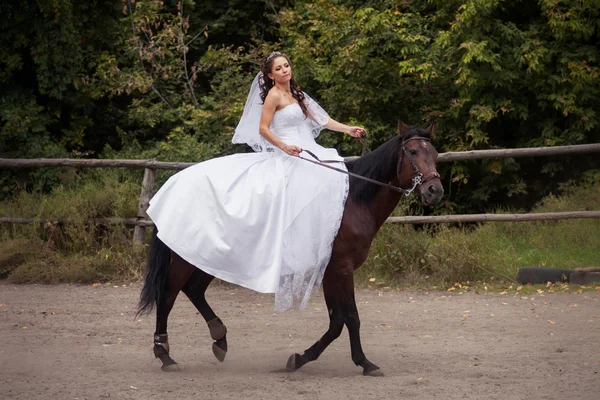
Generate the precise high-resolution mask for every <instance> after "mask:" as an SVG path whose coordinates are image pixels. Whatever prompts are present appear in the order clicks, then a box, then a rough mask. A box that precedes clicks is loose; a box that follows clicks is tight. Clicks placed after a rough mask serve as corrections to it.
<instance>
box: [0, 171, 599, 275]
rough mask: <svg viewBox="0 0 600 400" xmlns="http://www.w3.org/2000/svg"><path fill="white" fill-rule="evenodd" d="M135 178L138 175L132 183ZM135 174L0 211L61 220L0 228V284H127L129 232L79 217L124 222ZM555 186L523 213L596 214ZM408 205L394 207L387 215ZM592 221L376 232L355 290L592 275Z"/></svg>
mask: <svg viewBox="0 0 600 400" xmlns="http://www.w3.org/2000/svg"><path fill="white" fill-rule="evenodd" d="M136 174H138V175H139V176H134V175H136ZM140 181H141V171H135V172H134V171H131V170H129V171H126V170H95V171H90V172H88V173H87V174H85V175H82V176H80V187H79V189H73V188H67V187H65V186H60V187H57V188H56V189H55V190H54V191H53V192H52V193H50V194H48V195H40V194H31V193H25V192H23V193H21V194H20V195H19V196H17V197H16V198H14V199H13V200H12V201H9V202H3V203H2V205H0V215H10V216H23V217H30V218H69V220H70V221H71V222H70V223H69V224H65V225H62V226H61V225H52V224H46V225H40V224H31V225H21V226H14V228H13V229H14V230H13V232H12V234H9V231H8V228H7V226H6V225H3V226H0V239H1V240H0V278H5V277H8V278H9V279H11V280H13V281H15V282H47V283H57V282H95V281H106V280H115V279H119V280H131V279H137V278H138V277H139V276H140V274H141V271H142V268H143V264H144V257H145V255H144V253H145V251H144V247H143V246H140V247H137V248H132V246H131V234H132V229H130V228H127V227H125V226H122V225H112V226H100V225H96V224H88V223H87V221H88V219H89V218H102V217H122V218H127V217H134V216H135V214H136V211H137V201H138V196H139V192H140ZM584 182H585V185H583V186H574V185H572V184H569V185H565V186H563V193H564V194H563V195H562V196H554V195H550V196H547V197H546V198H544V199H543V201H542V202H540V203H539V204H538V205H537V206H536V207H535V208H534V209H533V210H532V211H533V212H552V211H568V210H599V209H600V202H599V201H598V199H599V198H600V179H598V176H597V174H596V175H594V174H593V173H592V174H590V175H589V176H588V177H587V179H584ZM409 204H411V203H410V202H409V201H403V202H402V203H401V204H400V205H399V206H398V208H397V210H396V211H397V212H396V213H395V214H396V215H397V214H402V213H403V212H406V211H407V210H408V209H409V207H407V205H409ZM598 248H600V220H597V219H592V220H568V221H544V222H527V223H486V224H480V225H469V226H462V227H454V226H447V225H436V226H431V227H425V228H424V229H419V230H416V229H415V228H414V226H412V225H394V224H386V225H384V226H383V227H382V228H381V230H380V232H379V233H378V235H377V236H376V238H375V240H374V242H373V245H372V248H371V251H370V254H369V258H368V259H367V261H366V262H365V264H364V265H363V266H362V267H361V268H360V269H359V270H358V271H357V282H358V283H363V284H364V283H367V282H368V281H369V280H370V279H373V278H375V283H377V284H384V285H397V284H403V283H408V284H422V283H426V284H431V285H434V284H449V283H450V284H451V283H454V282H465V281H477V280H486V281H488V280H490V279H492V277H493V279H495V280H508V279H516V275H517V270H518V268H519V267H522V266H528V265H537V266H547V267H559V268H576V267H585V266H598V265H600V259H599V258H598V250H597V249H598Z"/></svg>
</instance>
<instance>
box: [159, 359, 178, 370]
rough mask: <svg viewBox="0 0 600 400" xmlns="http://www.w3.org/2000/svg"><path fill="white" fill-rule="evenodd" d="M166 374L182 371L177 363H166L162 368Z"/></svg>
mask: <svg viewBox="0 0 600 400" xmlns="http://www.w3.org/2000/svg"><path fill="white" fill-rule="evenodd" d="M160 369H162V370H163V371H165V372H179V371H181V369H180V368H179V364H177V363H176V362H175V361H173V363H164V364H163V366H162V367H160Z"/></svg>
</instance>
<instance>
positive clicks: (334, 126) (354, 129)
mask: <svg viewBox="0 0 600 400" xmlns="http://www.w3.org/2000/svg"><path fill="white" fill-rule="evenodd" d="M305 104H306V105H307V107H310V101H306V103H305ZM318 109H321V108H320V107H319V108H318ZM323 113H325V111H323ZM306 116H307V117H308V118H310V119H312V120H313V121H315V122H316V123H317V124H319V125H321V126H323V127H325V128H327V129H330V130H332V131H335V132H342V133H346V134H348V135H350V136H352V137H356V138H359V137H361V136H363V135H364V134H365V130H364V128H361V127H360V126H348V125H346V124H342V123H341V122H337V121H336V120H335V119H333V118H331V117H329V116H328V115H327V114H325V116H327V117H328V118H329V120H328V121H327V123H326V124H325V125H322V123H323V122H322V121H321V122H319V121H317V119H316V118H315V117H314V116H313V115H312V114H311V113H310V111H308V110H307V112H306Z"/></svg>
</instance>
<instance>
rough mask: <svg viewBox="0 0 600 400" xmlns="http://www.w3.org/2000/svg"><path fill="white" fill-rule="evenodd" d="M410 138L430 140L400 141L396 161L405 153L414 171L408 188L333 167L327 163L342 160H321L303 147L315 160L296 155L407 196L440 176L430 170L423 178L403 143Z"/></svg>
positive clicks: (400, 161)
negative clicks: (400, 144) (399, 154)
mask: <svg viewBox="0 0 600 400" xmlns="http://www.w3.org/2000/svg"><path fill="white" fill-rule="evenodd" d="M411 140H426V141H428V142H429V141H430V140H429V139H427V138H424V137H419V136H417V137H412V138H410V139H407V140H403V141H402V155H401V156H400V160H399V161H398V162H399V163H402V157H403V156H404V155H405V154H406V159H407V160H408V163H409V164H410V166H411V167H412V169H413V171H414V172H415V175H414V176H413V178H412V187H411V188H410V189H402V188H401V187H398V186H394V185H391V184H389V183H383V182H380V181H377V180H375V179H371V178H367V177H366V176H362V175H358V174H355V173H353V172H349V171H345V170H343V169H341V168H336V167H333V166H331V165H328V164H333V163H343V162H344V161H339V160H321V159H319V157H317V156H316V154H314V153H313V152H312V151H309V150H305V149H303V150H302V152H304V153H308V154H309V155H310V156H311V157H312V158H314V159H315V160H317V161H314V160H310V159H308V158H304V157H302V156H300V155H299V156H298V158H300V159H302V160H304V161H308V162H310V163H313V164H316V165H320V166H321V167H325V168H329V169H332V170H334V171H338V172H341V173H343V174H346V175H350V176H353V177H355V178H357V179H362V180H364V181H367V182H371V183H374V184H376V185H379V186H383V187H384V188H386V189H389V190H392V191H394V192H398V193H402V194H404V195H405V196H408V195H410V194H411V193H412V192H413V191H414V190H415V189H416V188H417V187H418V186H419V185H422V184H423V183H425V182H427V181H430V180H432V179H434V178H439V177H440V174H439V173H437V172H432V173H431V174H430V175H429V176H427V177H426V178H425V179H423V174H422V173H421V172H419V169H418V168H417V166H416V165H415V164H414V162H413V161H412V159H411V158H410V155H409V154H408V153H407V152H406V147H405V145H406V143H407V142H409V141H411Z"/></svg>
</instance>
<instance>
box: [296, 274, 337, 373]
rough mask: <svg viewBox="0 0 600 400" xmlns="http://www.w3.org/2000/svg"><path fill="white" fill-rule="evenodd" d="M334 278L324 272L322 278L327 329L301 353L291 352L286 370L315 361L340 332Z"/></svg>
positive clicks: (332, 275)
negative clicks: (327, 318) (327, 321)
mask: <svg viewBox="0 0 600 400" xmlns="http://www.w3.org/2000/svg"><path fill="white" fill-rule="evenodd" d="M335 279H336V278H335V276H334V274H331V273H329V272H327V271H326V272H325V277H324V278H323V295H324V297H325V303H326V305H327V310H328V312H329V329H328V330H327V332H325V334H324V335H323V336H322V337H321V339H319V340H318V341H317V342H316V343H315V344H313V345H312V346H311V347H309V348H308V349H306V350H305V351H304V353H303V354H298V353H296V354H292V355H291V356H290V358H289V359H288V362H287V365H286V368H287V369H288V370H292V371H296V370H297V369H299V368H300V367H302V366H303V365H304V364H306V363H308V362H310V361H315V360H316V359H317V358H319V356H320V355H321V353H323V351H325V349H326V348H327V346H329V345H330V344H331V342H333V341H334V340H335V339H337V338H338V337H339V336H340V335H341V334H342V330H343V329H344V319H343V317H342V310H341V307H340V305H339V303H338V301H337V293H338V288H337V283H336V281H335Z"/></svg>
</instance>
